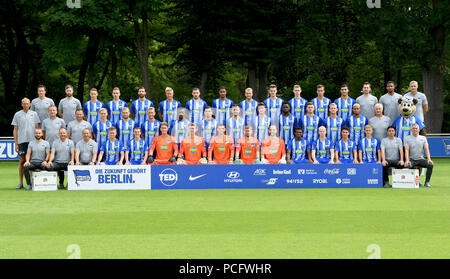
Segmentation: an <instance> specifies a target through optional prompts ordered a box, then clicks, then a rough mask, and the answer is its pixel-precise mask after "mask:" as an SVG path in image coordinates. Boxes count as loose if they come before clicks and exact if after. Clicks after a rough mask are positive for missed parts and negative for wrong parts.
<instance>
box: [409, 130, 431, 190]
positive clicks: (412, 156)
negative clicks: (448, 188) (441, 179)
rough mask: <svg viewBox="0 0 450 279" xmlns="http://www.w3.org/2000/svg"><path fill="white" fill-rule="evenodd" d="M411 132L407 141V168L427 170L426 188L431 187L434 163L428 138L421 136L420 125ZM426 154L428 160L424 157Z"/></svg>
mask: <svg viewBox="0 0 450 279" xmlns="http://www.w3.org/2000/svg"><path fill="white" fill-rule="evenodd" d="M411 130H412V134H411V135H409V136H407V137H406V139H405V167H407V168H413V167H415V166H419V167H422V168H427V174H426V177H425V185H424V186H425V187H431V185H430V179H431V174H432V173H433V166H434V163H433V161H431V156H430V149H429V148H428V141H427V138H426V137H424V136H421V135H419V131H420V127H419V125H418V124H413V125H412V128H411ZM424 153H425V154H426V156H427V159H425V158H424V157H423V154H424Z"/></svg>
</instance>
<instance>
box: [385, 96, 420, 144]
mask: <svg viewBox="0 0 450 279" xmlns="http://www.w3.org/2000/svg"><path fill="white" fill-rule="evenodd" d="M403 98H404V99H406V100H407V101H411V102H412V103H413V104H414V105H416V104H417V99H412V100H411V97H403ZM407 101H405V102H402V101H400V100H399V103H403V105H402V104H400V106H399V110H400V109H405V111H407V113H408V115H406V112H404V116H403V115H400V116H399V117H397V119H396V120H395V121H394V123H393V124H392V126H394V127H395V129H396V130H397V132H396V135H395V136H396V137H399V138H400V139H401V140H402V142H403V143H405V139H406V137H407V136H409V135H411V129H412V125H414V124H417V125H419V128H420V130H422V129H423V128H424V125H423V122H422V121H420V119H419V117H417V116H416V115H411V113H413V110H411V109H410V108H411V106H410V105H411V104H410V102H407ZM402 106H405V108H402ZM405 116H406V117H405ZM408 116H409V117H408Z"/></svg>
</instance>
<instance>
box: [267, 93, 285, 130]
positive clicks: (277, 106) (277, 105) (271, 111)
mask: <svg viewBox="0 0 450 279" xmlns="http://www.w3.org/2000/svg"><path fill="white" fill-rule="evenodd" d="M283 102H284V101H283V99H281V98H278V97H277V98H276V99H275V100H272V99H271V98H267V99H266V100H264V104H265V105H266V108H267V115H268V116H269V117H270V124H271V125H275V126H277V129H278V130H280V126H279V125H280V122H279V121H280V115H281V106H282V104H283Z"/></svg>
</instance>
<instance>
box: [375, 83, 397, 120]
mask: <svg viewBox="0 0 450 279" xmlns="http://www.w3.org/2000/svg"><path fill="white" fill-rule="evenodd" d="M386 90H387V93H386V94H384V95H383V96H381V97H380V104H382V105H383V109H384V110H383V114H384V115H386V116H387V117H389V118H390V119H391V123H389V125H392V123H394V121H395V119H397V117H399V116H400V112H399V111H398V100H399V99H401V98H402V95H400V94H398V93H395V91H394V90H395V85H394V82H393V81H388V82H387V83H386ZM375 113H376V111H375Z"/></svg>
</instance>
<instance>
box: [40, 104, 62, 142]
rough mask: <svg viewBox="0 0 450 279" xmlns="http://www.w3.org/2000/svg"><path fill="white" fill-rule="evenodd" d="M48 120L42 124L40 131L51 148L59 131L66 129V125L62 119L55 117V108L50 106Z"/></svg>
mask: <svg viewBox="0 0 450 279" xmlns="http://www.w3.org/2000/svg"><path fill="white" fill-rule="evenodd" d="M48 115H49V116H50V117H49V118H47V119H45V120H44V121H43V122H42V125H41V127H42V131H43V132H44V139H45V140H46V141H48V143H49V144H50V146H52V144H53V141H55V140H57V139H58V138H59V129H60V128H66V123H65V122H64V120H63V119H61V118H59V117H57V116H56V107H55V106H50V107H49V108H48Z"/></svg>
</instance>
